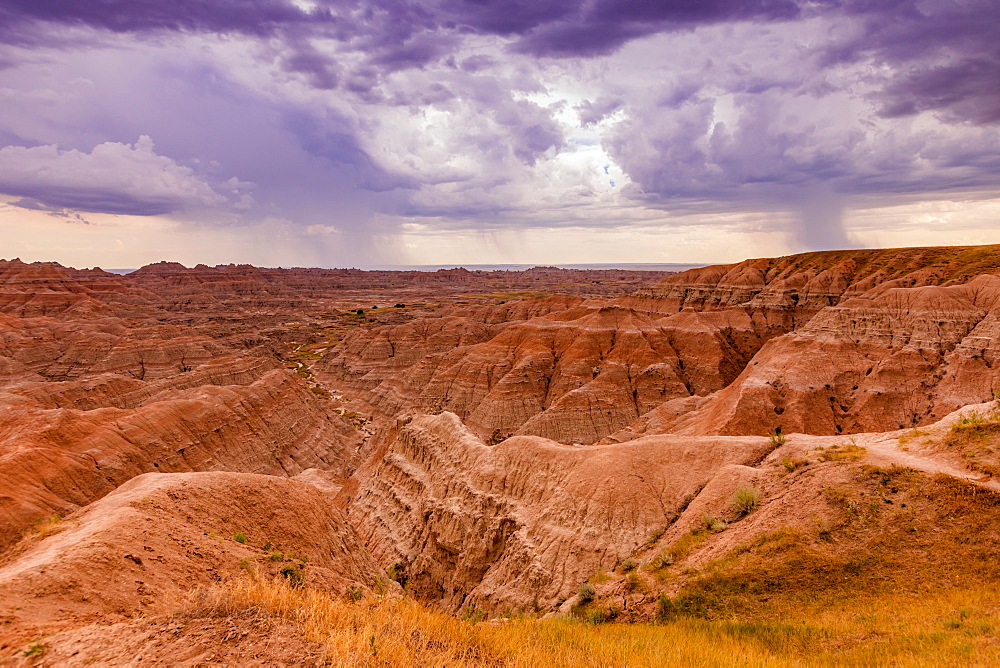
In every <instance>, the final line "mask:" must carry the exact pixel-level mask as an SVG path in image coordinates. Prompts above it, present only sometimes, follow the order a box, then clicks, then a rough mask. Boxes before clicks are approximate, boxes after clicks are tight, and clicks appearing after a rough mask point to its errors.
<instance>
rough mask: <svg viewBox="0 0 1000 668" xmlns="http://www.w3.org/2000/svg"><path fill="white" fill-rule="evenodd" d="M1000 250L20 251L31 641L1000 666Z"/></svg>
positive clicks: (178, 661) (543, 661)
mask: <svg viewBox="0 0 1000 668" xmlns="http://www.w3.org/2000/svg"><path fill="white" fill-rule="evenodd" d="M998 397H1000V246H980V247H951V248H909V249H888V250H858V251H831V252H817V253H807V254H802V255H793V256H788V257H782V258H770V259H754V260H747V261H744V262H740V263H737V264H733V265H720V266H712V267H706V268H702V269H694V270H690V271H686V272H683V273H679V274H673V275H671V274H668V273H662V272H643V271H620V270H563V269H555V268H545V267H538V268H534V269H531V270H527V271H517V272H478V271H477V272H470V271H466V270H464V269H454V270H442V271H437V272H415V271H411V272H392V271H359V270H323V269H259V268H255V267H251V266H246V265H239V266H236V265H229V266H218V267H207V266H203V265H199V266H197V267H194V268H185V267H183V266H181V265H178V264H174V263H159V264H155V265H150V266H146V267H143V268H142V269H139V270H137V271H135V272H132V273H130V274H127V275H116V274H111V273H107V272H104V271H102V270H100V269H91V270H77V269H72V268H67V267H62V266H59V265H57V264H51V263H34V264H26V263H23V262H21V261H19V260H11V261H0V665H60V666H61V665H149V664H153V665H159V664H162V665H194V664H197V665H202V664H210V663H223V664H229V665H260V664H264V665H322V664H324V663H328V664H334V665H497V666H506V665H511V666H517V665H532V666H539V665H600V666H605V665H607V666H622V665H629V666H631V665H664V664H674V665H681V664H684V665H786V664H787V665H792V664H795V665H813V664H816V665H826V664H831V665H834V664H835V665H851V664H856V665H873V664H897V665H908V664H923V665H927V664H935V663H936V664H954V665H959V664H961V665H989V664H991V663H995V662H997V661H1000V640H998V633H1000V598H998V596H997V594H998V593H1000V592H998V587H997V583H998V578H1000V522H998V520H1000V450H998V448H1000V404H998Z"/></svg>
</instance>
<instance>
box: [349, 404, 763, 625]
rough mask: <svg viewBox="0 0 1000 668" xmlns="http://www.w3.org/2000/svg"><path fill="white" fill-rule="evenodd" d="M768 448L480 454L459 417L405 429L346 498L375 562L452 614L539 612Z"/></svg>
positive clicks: (665, 439) (499, 450)
mask: <svg viewBox="0 0 1000 668" xmlns="http://www.w3.org/2000/svg"><path fill="white" fill-rule="evenodd" d="M771 448H772V446H771V445H770V444H769V443H768V440H767V439H765V438H755V437H749V438H735V437H711V438H691V437H685V438H677V437H673V436H652V437H647V438H643V439H639V440H636V441H633V442H630V443H627V444H621V445H608V446H593V447H573V446H567V445H561V444H559V443H555V442H553V441H550V440H547V439H543V438H540V437H537V436H516V437H513V438H510V439H507V440H506V441H504V442H502V443H500V444H499V445H496V446H494V447H490V446H487V445H486V444H485V443H483V442H482V440H480V439H479V438H477V437H476V436H475V435H474V434H473V433H471V432H470V431H469V430H468V429H466V428H465V426H464V425H463V424H462V422H461V421H460V420H459V418H458V417H457V416H455V415H454V414H451V413H442V414H440V415H434V416H428V415H423V416H418V417H415V418H413V419H412V420H410V421H405V420H404V421H401V422H400V423H399V424H398V425H397V426H396V427H394V428H393V429H392V430H390V431H389V432H387V433H386V434H384V435H383V440H382V446H381V448H380V449H379V450H378V451H377V452H376V454H375V455H374V456H373V457H372V459H371V460H370V463H369V464H368V465H367V466H366V467H364V468H363V469H362V470H360V471H359V472H358V474H357V475H356V476H355V477H354V478H353V479H352V480H351V481H349V482H348V484H347V485H346V486H345V487H344V488H343V490H342V491H341V492H340V498H341V502H342V503H344V504H345V505H346V507H347V509H348V514H349V517H350V519H351V521H352V523H354V525H355V526H356V527H357V529H358V532H359V535H360V536H361V538H362V540H363V541H364V542H365V543H366V544H367V545H369V547H370V548H371V550H372V551H373V553H374V555H375V557H376V559H377V560H379V561H380V563H381V564H383V566H388V565H389V564H391V563H394V562H395V563H398V564H399V565H400V566H401V567H402V571H403V572H404V573H405V576H406V577H407V579H408V583H409V584H410V586H411V587H412V588H413V590H414V591H415V592H416V593H417V594H418V595H419V596H422V597H425V598H428V599H430V600H435V601H439V602H440V603H441V604H442V605H444V606H445V607H448V608H450V609H453V610H458V609H461V608H462V607H464V606H466V605H476V606H479V607H482V608H484V609H489V610H492V611H499V610H502V609H505V608H506V609H531V608H532V607H533V606H534V605H538V606H540V607H542V608H547V607H549V606H551V605H553V604H554V603H556V602H558V601H559V600H560V599H565V598H567V597H569V596H571V595H572V594H574V593H575V591H576V590H577V588H578V587H579V585H580V583H581V582H582V581H583V580H585V579H586V578H588V577H589V576H591V575H593V574H594V573H596V572H597V571H598V570H599V569H602V568H603V569H611V568H614V567H615V565H616V564H617V563H618V562H619V561H620V560H621V559H623V558H624V557H625V556H627V555H628V554H629V552H630V551H632V550H633V549H634V548H635V547H636V546H638V545H640V544H642V543H644V542H645V541H646V540H647V538H649V536H650V535H651V534H655V533H657V532H662V531H663V530H664V529H665V528H666V527H667V526H669V525H670V524H671V523H672V522H673V521H674V520H675V519H676V517H677V515H678V513H679V511H680V510H681V509H682V507H683V506H684V505H685V504H686V503H687V501H689V500H690V498H691V497H692V496H693V495H695V494H696V493H697V492H698V490H699V489H700V488H701V486H703V485H704V484H705V483H706V482H707V481H708V480H710V479H711V478H712V476H713V475H714V474H715V473H716V472H717V471H718V470H719V469H720V468H721V467H723V466H725V465H727V464H749V463H753V462H756V461H758V460H760V459H761V458H762V457H763V456H764V455H766V454H767V453H768V452H769V451H770V449H771Z"/></svg>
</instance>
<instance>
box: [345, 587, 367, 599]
mask: <svg viewBox="0 0 1000 668" xmlns="http://www.w3.org/2000/svg"><path fill="white" fill-rule="evenodd" d="M364 595H365V592H364V590H363V589H361V587H359V586H357V585H348V587H347V598H348V600H350V601H351V602H352V603H357V602H358V601H360V600H361V599H362V598H364Z"/></svg>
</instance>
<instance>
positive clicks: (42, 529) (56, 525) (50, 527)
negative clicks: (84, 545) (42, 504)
mask: <svg viewBox="0 0 1000 668" xmlns="http://www.w3.org/2000/svg"><path fill="white" fill-rule="evenodd" d="M60 522H62V515H60V514H59V513H54V514H52V515H49V516H48V517H43V518H41V519H39V520H35V532H36V533H38V534H39V535H40V536H41V537H42V538H45V537H46V536H48V535H49V534H50V533H55V532H56V531H58V530H59V529H60V528H61V526H60Z"/></svg>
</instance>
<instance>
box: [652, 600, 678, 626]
mask: <svg viewBox="0 0 1000 668" xmlns="http://www.w3.org/2000/svg"><path fill="white" fill-rule="evenodd" d="M676 615H677V608H676V606H675V605H674V602H673V601H672V600H670V597H669V596H667V595H666V594H660V598H659V599H658V600H657V601H656V619H657V620H659V621H661V622H669V621H670V620H671V619H673V618H674V617H675V616H676Z"/></svg>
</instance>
